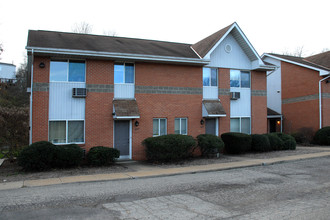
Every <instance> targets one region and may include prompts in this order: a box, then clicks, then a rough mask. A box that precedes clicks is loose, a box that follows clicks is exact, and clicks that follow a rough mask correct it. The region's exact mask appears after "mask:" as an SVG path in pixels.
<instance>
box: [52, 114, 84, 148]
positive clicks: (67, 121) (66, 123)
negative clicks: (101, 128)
mask: <svg viewBox="0 0 330 220" xmlns="http://www.w3.org/2000/svg"><path fill="white" fill-rule="evenodd" d="M53 121H65V129H66V130H65V143H53V142H51V141H50V140H49V134H50V133H49V127H50V122H53ZM69 121H83V122H84V141H83V142H70V143H68V134H69V129H68V128H69ZM85 128H86V124H85V119H54V120H48V141H49V142H51V143H53V144H55V145H66V144H85V138H86V136H85V135H86V129H85Z"/></svg>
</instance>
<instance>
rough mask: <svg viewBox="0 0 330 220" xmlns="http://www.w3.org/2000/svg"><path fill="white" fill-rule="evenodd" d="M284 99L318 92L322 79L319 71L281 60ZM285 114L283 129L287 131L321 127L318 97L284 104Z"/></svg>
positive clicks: (283, 112)
mask: <svg viewBox="0 0 330 220" xmlns="http://www.w3.org/2000/svg"><path fill="white" fill-rule="evenodd" d="M281 71H282V80H281V83H282V100H283V99H288V98H295V97H301V96H308V95H315V94H316V95H317V94H318V92H319V91H318V82H319V80H320V79H321V78H320V76H319V72H318V71H314V70H311V69H307V68H304V67H301V66H297V65H294V64H290V63H287V62H281ZM282 114H283V116H284V120H283V129H284V132H286V133H292V132H296V131H298V130H299V129H300V128H312V129H313V130H314V131H316V130H317V129H318V128H319V102H318V98H316V99H314V100H307V101H301V102H295V103H289V104H282Z"/></svg>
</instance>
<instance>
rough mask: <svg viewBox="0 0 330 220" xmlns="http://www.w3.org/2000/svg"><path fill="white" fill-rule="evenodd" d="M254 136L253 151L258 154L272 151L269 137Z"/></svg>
mask: <svg viewBox="0 0 330 220" xmlns="http://www.w3.org/2000/svg"><path fill="white" fill-rule="evenodd" d="M251 136H252V150H253V151H256V152H267V151H271V150H272V147H271V146H270V141H269V139H268V136H266V135H263V134H253V135H251Z"/></svg>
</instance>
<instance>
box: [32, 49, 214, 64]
mask: <svg viewBox="0 0 330 220" xmlns="http://www.w3.org/2000/svg"><path fill="white" fill-rule="evenodd" d="M26 49H27V51H28V53H32V52H33V53H34V54H41V55H42V54H47V55H68V56H84V57H99V58H111V59H124V60H141V61H156V62H169V63H185V64H192V65H207V64H209V63H210V60H209V59H200V58H185V57H171V56H157V55H148V54H129V53H112V52H102V51H88V50H72V49H59V48H43V47H26Z"/></svg>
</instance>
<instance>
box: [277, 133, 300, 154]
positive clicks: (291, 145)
mask: <svg viewBox="0 0 330 220" xmlns="http://www.w3.org/2000/svg"><path fill="white" fill-rule="evenodd" d="M273 134H274V135H276V136H277V137H279V138H280V139H281V140H282V141H283V145H282V148H281V149H280V150H295V149H296V145H297V143H296V141H295V139H294V138H293V137H292V136H291V135H289V134H284V133H280V132H276V133H273Z"/></svg>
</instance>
